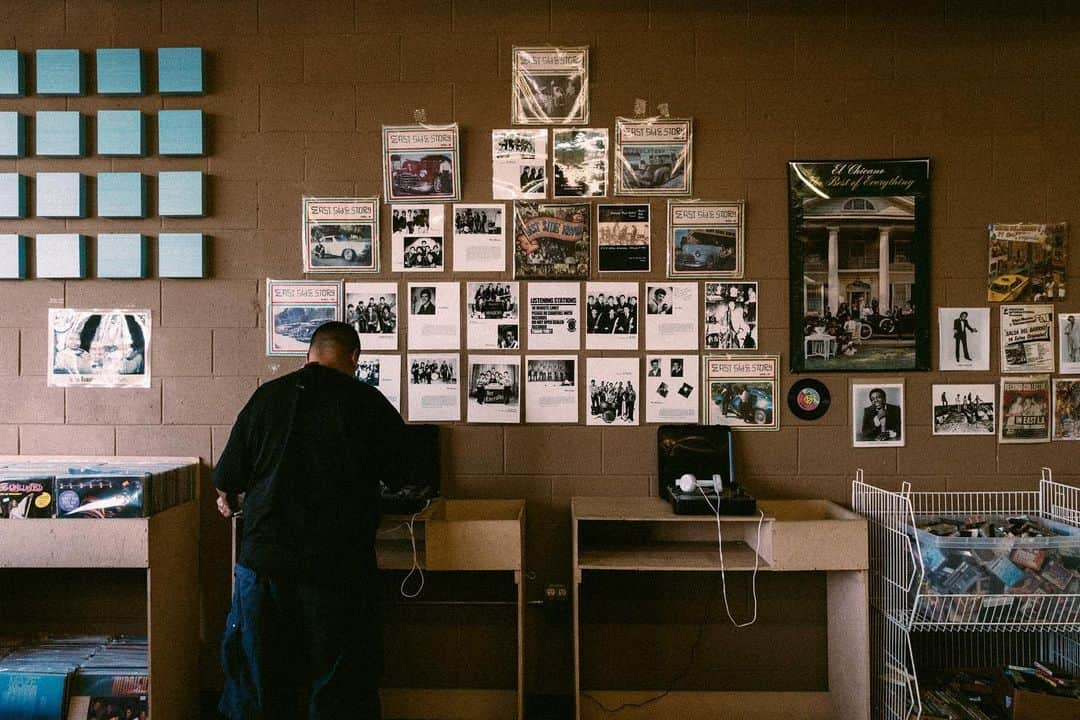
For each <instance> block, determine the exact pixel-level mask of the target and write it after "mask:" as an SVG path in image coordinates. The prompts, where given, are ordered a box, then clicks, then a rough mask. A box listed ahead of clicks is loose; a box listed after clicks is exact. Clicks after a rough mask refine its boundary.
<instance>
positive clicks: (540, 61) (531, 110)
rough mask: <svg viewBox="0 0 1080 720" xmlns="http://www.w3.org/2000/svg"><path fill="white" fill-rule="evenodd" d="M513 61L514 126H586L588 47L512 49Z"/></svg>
mask: <svg viewBox="0 0 1080 720" xmlns="http://www.w3.org/2000/svg"><path fill="white" fill-rule="evenodd" d="M512 57H513V67H512V70H511V82H512V90H511V93H512V94H511V98H510V101H511V104H510V115H511V120H512V122H513V124H514V125H586V124H588V122H589V48H588V47H552V46H544V47H515V48H514V49H513V56H512Z"/></svg>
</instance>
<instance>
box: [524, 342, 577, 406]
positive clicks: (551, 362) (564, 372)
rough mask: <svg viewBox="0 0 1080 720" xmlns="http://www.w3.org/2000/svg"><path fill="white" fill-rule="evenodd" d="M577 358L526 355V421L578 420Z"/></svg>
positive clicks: (572, 356) (573, 356)
mask: <svg viewBox="0 0 1080 720" xmlns="http://www.w3.org/2000/svg"><path fill="white" fill-rule="evenodd" d="M577 368H578V358H577V356H576V355H526V356H525V422H527V423H576V422H577V421H578V373H577Z"/></svg>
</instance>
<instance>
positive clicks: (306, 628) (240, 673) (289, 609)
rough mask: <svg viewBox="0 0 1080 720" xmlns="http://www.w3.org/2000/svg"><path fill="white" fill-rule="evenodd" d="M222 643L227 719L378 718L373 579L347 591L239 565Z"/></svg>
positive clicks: (376, 616) (377, 621) (377, 635)
mask: <svg viewBox="0 0 1080 720" xmlns="http://www.w3.org/2000/svg"><path fill="white" fill-rule="evenodd" d="M235 574H236V590H235V592H234V593H233V603H232V608H231V610H230V611H229V618H228V620H227V621H226V623H225V637H224V638H223V639H222V643H221V666H222V669H223V670H224V672H225V687H224V690H223V692H222V695H221V702H220V704H219V706H218V709H219V710H220V711H221V713H222V714H224V715H225V716H227V717H228V718H230V720H279V719H280V720H297V718H308V720H378V718H379V717H380V708H379V688H378V681H379V675H380V674H381V672H382V643H381V637H380V631H381V622H380V619H379V602H378V589H377V585H376V583H375V582H374V579H373V580H372V581H370V582H368V583H366V584H361V585H354V586H352V587H348V588H340V587H333V586H331V587H327V586H323V585H315V584H311V583H306V582H299V581H285V580H281V579H271V578H269V577H266V576H264V575H259V574H257V573H255V572H254V571H252V570H250V569H248V568H246V567H242V566H240V565H237V566H236V571H235Z"/></svg>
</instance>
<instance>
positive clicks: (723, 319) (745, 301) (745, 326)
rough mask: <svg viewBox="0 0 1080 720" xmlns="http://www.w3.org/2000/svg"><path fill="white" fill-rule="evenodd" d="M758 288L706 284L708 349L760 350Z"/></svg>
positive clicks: (752, 284)
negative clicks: (758, 348) (758, 347)
mask: <svg viewBox="0 0 1080 720" xmlns="http://www.w3.org/2000/svg"><path fill="white" fill-rule="evenodd" d="M757 295H758V284H757V283H756V282H732V283H720V282H707V283H705V349H706V350H753V349H756V348H757V346H758V331H757V330H758V316H757V314H758V302H757Z"/></svg>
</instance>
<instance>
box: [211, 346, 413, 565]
mask: <svg viewBox="0 0 1080 720" xmlns="http://www.w3.org/2000/svg"><path fill="white" fill-rule="evenodd" d="M403 427H404V423H403V421H402V419H401V415H399V414H398V412H397V411H396V410H395V409H394V407H393V406H392V405H391V404H390V402H389V401H388V400H387V399H386V398H385V397H383V395H382V393H380V392H379V391H378V390H376V389H375V388H374V387H371V386H370V385H367V384H365V383H361V382H359V381H357V380H356V379H355V378H352V377H349V376H348V375H345V374H344V373H341V372H339V371H337V370H334V369H332V368H328V367H324V366H321V365H316V364H309V365H306V366H304V367H303V368H302V369H300V370H297V371H296V372H293V373H290V374H288V375H286V376H284V377H281V378H278V379H277V380H273V381H271V382H269V383H266V384H265V385H263V386H262V387H260V388H259V389H258V390H256V391H255V393H254V394H253V395H252V396H251V399H250V400H248V403H247V405H246V406H244V409H243V410H241V411H240V415H239V416H238V417H237V419H236V424H235V425H234V426H233V429H232V434H231V435H230V436H229V442H228V444H227V445H226V446H225V450H224V452H222V454H221V458H220V459H219V460H218V463H217V466H216V467H215V468H214V485H215V486H216V487H217V488H218V489H220V490H222V491H224V492H227V493H231V494H239V493H245V497H244V534H243V538H242V540H241V544H240V553H239V557H238V558H237V562H238V563H239V564H240V565H243V566H245V567H248V568H251V569H252V570H255V571H256V572H260V573H266V574H269V575H274V576H292V577H300V578H303V579H306V580H309V581H317V582H327V583H333V584H344V583H348V582H350V581H352V580H356V579H357V578H360V577H364V576H366V575H367V574H369V573H371V572H374V570H375V532H376V529H377V527H378V523H379V496H380V493H379V481H380V480H382V481H384V482H386V483H387V484H388V485H390V486H391V487H396V486H398V485H400V483H401V470H400V468H401V452H402V446H401V437H402V430H403Z"/></svg>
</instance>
